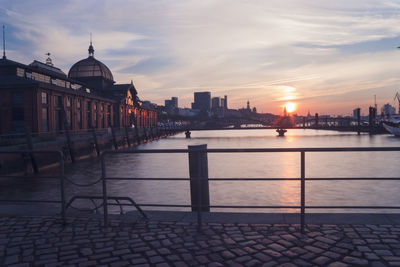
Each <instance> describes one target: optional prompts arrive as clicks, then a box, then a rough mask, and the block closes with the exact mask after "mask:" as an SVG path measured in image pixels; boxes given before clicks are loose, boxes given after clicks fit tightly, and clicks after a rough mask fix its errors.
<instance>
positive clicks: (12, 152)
mask: <svg viewBox="0 0 400 267" xmlns="http://www.w3.org/2000/svg"><path fill="white" fill-rule="evenodd" d="M21 153H33V154H56V155H59V156H60V157H64V154H63V152H62V151H60V150H0V154H21Z"/></svg>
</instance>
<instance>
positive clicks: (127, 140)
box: [125, 126, 131, 148]
mask: <svg viewBox="0 0 400 267" xmlns="http://www.w3.org/2000/svg"><path fill="white" fill-rule="evenodd" d="M125 138H126V144H127V145H128V148H130V147H131V142H130V141H129V132H128V126H125Z"/></svg>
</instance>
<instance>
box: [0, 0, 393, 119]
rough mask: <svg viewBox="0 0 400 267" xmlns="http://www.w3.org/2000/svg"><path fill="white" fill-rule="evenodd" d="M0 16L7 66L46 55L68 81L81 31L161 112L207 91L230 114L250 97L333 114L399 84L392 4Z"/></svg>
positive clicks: (70, 7) (19, 9)
mask: <svg viewBox="0 0 400 267" xmlns="http://www.w3.org/2000/svg"><path fill="white" fill-rule="evenodd" d="M0 15H1V16H0V22H1V23H4V24H6V25H7V27H8V28H10V29H11V30H12V31H11V32H9V31H8V32H7V34H9V35H11V38H10V41H11V43H9V44H8V48H9V49H10V50H9V57H10V58H13V59H15V60H18V61H21V62H25V63H29V62H30V61H31V60H33V59H34V58H35V59H39V60H44V58H45V56H44V54H45V53H46V52H51V53H52V55H53V56H52V57H53V61H54V62H55V64H56V65H57V66H59V67H61V68H62V69H64V71H66V72H67V71H68V69H69V67H70V66H71V65H72V64H73V63H75V62H76V61H77V60H79V59H82V58H84V57H86V56H87V47H88V42H89V33H90V32H92V33H93V41H94V47H95V50H96V51H95V56H96V57H97V58H98V59H99V60H101V61H103V62H104V63H105V64H106V65H108V66H109V67H110V69H111V70H112V71H113V74H114V78H115V79H116V80H117V82H121V83H125V82H129V81H130V80H131V79H133V80H134V82H135V85H136V87H137V88H138V90H139V94H140V97H141V98H143V99H149V100H151V101H154V102H157V103H160V104H161V103H163V100H164V99H167V98H170V97H171V96H178V97H179V98H180V100H179V102H180V103H182V104H183V105H185V106H189V104H190V102H191V101H193V91H200V90H207V91H211V92H212V94H213V95H219V96H222V95H225V94H228V97H229V99H230V103H229V104H230V105H229V106H230V107H241V106H243V105H245V102H246V101H247V99H249V100H250V101H251V103H252V105H253V104H254V105H256V106H257V108H258V110H263V111H268V112H279V111H280V106H279V105H280V102H281V101H284V100H287V99H289V98H293V99H295V100H297V101H299V106H300V107H301V106H303V107H305V106H308V108H309V109H314V108H319V109H321V111H320V112H331V113H343V110H344V109H347V112H350V111H351V108H352V107H351V105H352V103H354V104H353V105H354V106H358V105H360V104H361V105H364V106H367V105H368V101H369V100H370V94H371V93H373V94H377V96H378V99H379V100H380V101H385V99H391V98H392V94H393V93H394V91H395V90H396V88H397V86H398V84H399V80H398V78H397V77H398V76H399V73H400V71H399V68H398V63H397V61H398V60H396V58H398V57H400V54H399V53H400V51H395V46H393V47H391V45H392V44H393V43H394V42H395V40H396V38H398V37H399V36H400V5H399V4H398V2H397V1H394V0H388V1H382V2H379V1H372V0H355V1H344V0H338V1H329V2H327V1H322V0H321V1H308V0H289V1H278V0H271V1H268V2H259V1H257V2H256V1H234V0H218V1H212V0H205V1H194V0H188V1H172V0H169V1H168V0H167V1H161V0H156V1H143V0H135V1H122V0H115V1H106V0H101V1H98V0H86V1H79V0H69V1H50V0H38V1H12V0H0ZM378 42H379V45H380V48H379V49H376V48H375V46H376V45H373V44H376V43H378ZM369 44H371V45H369ZM388 44H390V45H388ZM399 44H400V40H399ZM349 48H351V49H349ZM288 88H293V91H292V92H291V94H288V92H287V91H285V90H287V89H288ZM362 92H364V94H362ZM341 96H343V97H345V98H346V99H345V100H344V99H343V101H342V102H340V97H341ZM328 99H329V101H330V103H329V105H321V102H323V101H328ZM345 103H346V104H345ZM304 110H306V108H304Z"/></svg>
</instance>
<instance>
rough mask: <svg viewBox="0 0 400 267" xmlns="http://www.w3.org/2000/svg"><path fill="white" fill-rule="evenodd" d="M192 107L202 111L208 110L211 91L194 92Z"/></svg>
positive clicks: (209, 108)
mask: <svg viewBox="0 0 400 267" xmlns="http://www.w3.org/2000/svg"><path fill="white" fill-rule="evenodd" d="M192 109H198V110H200V111H202V112H209V111H210V110H211V93H210V92H195V93H194V102H193V103H192Z"/></svg>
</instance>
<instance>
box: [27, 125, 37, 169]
mask: <svg viewBox="0 0 400 267" xmlns="http://www.w3.org/2000/svg"><path fill="white" fill-rule="evenodd" d="M25 134H26V143H27V145H28V150H30V151H33V142H32V135H31V131H30V130H29V129H28V128H27V127H26V128H25ZM29 157H30V159H31V163H32V169H33V172H34V173H35V174H38V173H39V168H38V165H37V162H36V159H35V156H34V155H33V153H32V152H30V153H29Z"/></svg>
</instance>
